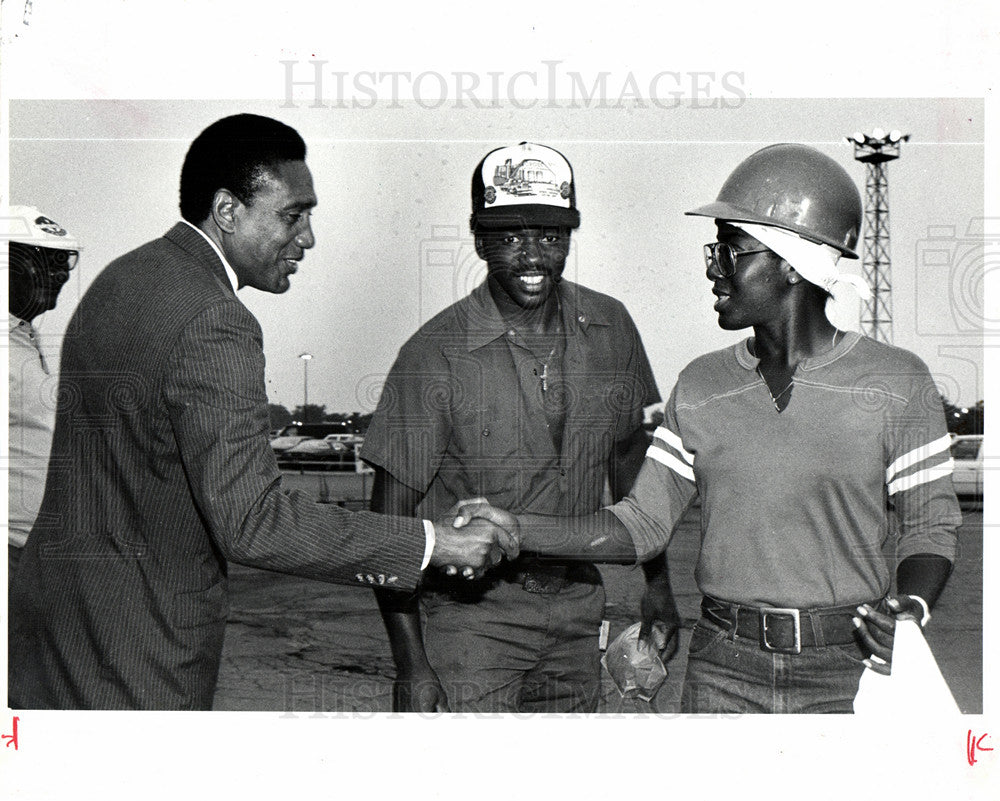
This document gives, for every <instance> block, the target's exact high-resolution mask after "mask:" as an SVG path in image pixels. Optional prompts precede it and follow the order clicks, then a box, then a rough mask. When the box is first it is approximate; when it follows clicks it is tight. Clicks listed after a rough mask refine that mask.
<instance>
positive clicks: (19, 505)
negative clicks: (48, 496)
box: [0, 206, 80, 588]
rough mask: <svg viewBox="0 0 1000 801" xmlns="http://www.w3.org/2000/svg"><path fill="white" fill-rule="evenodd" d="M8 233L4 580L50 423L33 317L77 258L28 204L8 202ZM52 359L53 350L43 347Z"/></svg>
mask: <svg viewBox="0 0 1000 801" xmlns="http://www.w3.org/2000/svg"><path fill="white" fill-rule="evenodd" d="M4 226H5V228H6V233H5V234H4V235H3V236H2V237H0V238H2V239H5V240H7V254H8V265H9V268H8V276H7V277H8V290H9V291H8V295H7V307H8V311H9V315H10V320H9V328H8V330H9V332H10V338H9V340H8V343H9V350H8V355H9V365H8V367H9V375H10V395H9V402H10V406H9V409H8V418H7V442H8V445H9V454H10V461H9V463H8V472H7V584H8V588H9V587H10V582H11V581H12V579H13V576H14V572H15V571H16V569H17V565H18V562H19V561H20V558H21V551H22V549H23V548H24V543H25V542H27V539H28V533H29V532H30V531H31V527H32V526H33V525H34V523H35V517H36V516H37V515H38V507H39V506H41V504H42V490H43V489H44V487H45V473H46V470H47V467H48V463H49V449H50V448H51V447H52V429H53V426H54V424H55V396H56V392H55V390H56V372H55V365H54V364H51V363H50V359H46V358H45V355H46V353H45V348H43V346H42V338H41V335H40V333H39V331H38V329H37V328H36V327H35V320H36V318H37V317H39V316H40V315H42V314H44V313H45V312H47V311H51V310H52V309H54V308H55V307H56V302H57V301H58V298H59V292H60V291H61V290H62V288H63V286H64V285H65V284H66V282H67V281H68V280H69V274H70V272H71V271H72V270H73V268H74V267H76V264H77V261H78V260H79V258H80V245H79V243H78V242H77V239H76V237H75V236H73V235H72V234H71V233H70V232H69V231H67V230H66V229H65V228H63V226H62V225H60V224H59V223H57V222H55V221H54V220H52V219H50V218H49V217H47V216H46V215H44V214H42V212H41V211H39V210H38V209H37V208H35V207H33V206H11V207H10V209H9V211H8V213H7V215H6V217H5V218H4ZM49 355H50V358H51V353H50V354H49Z"/></svg>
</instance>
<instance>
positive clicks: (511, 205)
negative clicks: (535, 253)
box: [471, 142, 580, 229]
mask: <svg viewBox="0 0 1000 801" xmlns="http://www.w3.org/2000/svg"><path fill="white" fill-rule="evenodd" d="M471 223H472V227H473V229H476V228H504V227H522V226H525V225H558V226H567V227H569V228H576V227H577V226H579V225H580V213H579V212H578V211H577V210H576V188H575V186H574V183H573V168H572V167H570V165H569V162H568V161H567V160H566V158H565V157H564V156H563V155H562V153H560V152H559V151H557V150H553V149H552V148H551V147H545V145H536V144H533V143H531V142H521V144H519V145H512V146H510V147H501V148H499V149H497V150H494V151H492V152H490V153H487V154H486V157H485V158H484V159H483V160H482V161H481V162H479V165H478V166H477V167H476V171H475V173H474V174H473V176H472V219H471Z"/></svg>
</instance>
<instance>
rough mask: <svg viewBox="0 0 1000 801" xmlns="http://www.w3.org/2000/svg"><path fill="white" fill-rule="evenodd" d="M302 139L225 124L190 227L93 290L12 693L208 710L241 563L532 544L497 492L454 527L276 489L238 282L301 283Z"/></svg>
mask: <svg viewBox="0 0 1000 801" xmlns="http://www.w3.org/2000/svg"><path fill="white" fill-rule="evenodd" d="M305 150H306V148H305V143H304V142H303V141H302V139H301V137H300V136H299V135H298V133H296V132H295V131H294V130H293V129H291V128H289V127H288V126H286V125H283V124H282V123H279V122H277V121H275V120H271V119H268V118H266V117H258V116H254V115H247V114H243V115H237V116H234V117H227V118H225V119H222V120H219V121H218V122H216V123H214V124H213V125H211V126H209V127H208V128H207V129H206V130H205V131H203V132H202V133H201V134H200V135H199V136H198V138H197V139H196V140H195V141H194V142H193V143H192V145H191V148H190V149H189V150H188V154H187V156H186V158H185V161H184V167H183V169H182V172H181V215H182V217H183V221H181V222H179V223H177V224H176V225H175V226H174V227H173V228H172V229H171V230H170V231H168V232H167V233H166V234H165V235H164V236H163V237H162V238H160V239H157V240H154V241H153V242H149V243H147V244H145V245H143V246H142V247H140V248H138V249H137V250H134V251H132V252H131V253H127V254H126V255H124V256H122V257H121V258H119V259H117V260H115V261H114V262H112V263H111V264H110V265H108V267H107V268H105V270H104V271H103V272H102V273H101V274H100V275H99V276H98V277H97V278H96V279H95V281H94V283H93V284H92V286H91V287H90V289H89V290H88V291H87V293H86V295H85V296H84V298H83V300H82V301H81V302H80V306H79V308H78V309H77V310H76V312H75V314H74V316H73V319H72V320H71V322H70V324H69V328H68V331H67V335H66V339H65V344H64V346H63V353H62V365H61V383H60V390H59V403H58V408H57V412H56V428H55V434H54V440H53V449H52V455H51V459H50V462H49V473H48V479H47V482H46V488H45V494H44V498H43V501H42V507H41V511H40V513H39V516H38V520H37V522H36V524H35V527H34V528H33V530H32V532H31V534H30V536H29V538H28V544H27V546H26V549H25V553H24V556H23V558H22V562H21V565H20V567H19V569H18V573H17V576H16V578H15V581H14V585H13V592H12V601H11V609H10V627H9V644H10V662H9V673H10V676H9V693H8V694H9V698H8V703H9V704H10V705H11V706H12V707H15V708H58V709H71V708H84V709H122V708H126V709H128V708H131V709H164V710H166V709H208V708H210V707H211V704H212V695H213V692H214V690H215V683H216V678H217V674H218V669H219V659H220V654H221V650H222V640H223V633H224V630H225V624H226V617H227V612H228V592H227V585H226V572H227V561H228V560H232V561H236V562H240V563H242V564H247V565H252V566H256V567H262V568H269V569H273V570H279V571H283V572H288V573H295V574H297V575H301V576H307V577H310V578H316V579H320V580H324V581H334V582H342V583H352V584H358V585H364V586H371V585H377V586H385V587H399V588H401V589H403V588H413V587H415V586H416V584H417V582H418V581H419V579H420V575H421V571H422V570H423V569H424V568H425V567H427V565H428V564H433V565H437V566H444V565H452V566H456V567H471V568H475V569H481V568H483V567H486V566H490V565H492V564H495V563H497V562H498V561H499V560H500V559H501V558H502V557H503V555H504V554H505V553H506V554H507V555H510V556H512V557H513V556H516V553H517V542H516V536H511V535H509V534H508V533H507V532H506V531H505V530H504V529H502V528H500V527H499V526H498V525H496V524H495V523H494V522H492V520H496V521H498V522H501V523H502V522H503V521H504V519H505V518H504V517H503V516H502V515H501V514H500V513H499V512H497V511H495V510H492V509H491V508H489V507H481V508H480V510H479V516H480V518H482V519H477V520H473V521H472V522H471V523H469V524H468V526H466V527H465V528H463V529H462V531H461V532H458V531H456V530H454V529H453V528H452V526H451V522H450V518H448V517H447V516H446V518H445V519H443V520H440V521H438V522H437V523H435V524H432V523H431V522H430V521H420V520H413V519H404V518H392V517H386V516H382V515H376V514H372V513H369V512H359V513H353V514H352V513H350V512H347V511H346V510H343V509H341V508H339V507H337V506H320V505H317V504H316V503H314V502H313V501H312V499H311V498H309V497H307V496H305V495H303V494H301V493H298V492H292V491H287V490H284V489H282V486H281V478H280V474H279V471H278V468H277V465H276V463H275V460H274V456H273V454H272V452H271V450H270V448H269V447H268V444H267V428H268V418H267V397H266V394H265V388H264V354H263V340H262V334H261V329H260V325H259V324H258V322H257V320H256V319H255V318H254V317H253V315H252V314H251V313H250V312H249V311H248V310H247V309H246V308H245V307H244V306H243V304H242V303H241V302H240V301H239V300H238V299H237V297H236V290H237V289H238V288H240V287H244V286H251V287H255V288H256V289H260V290H263V291H265V292H274V293H281V292H285V291H286V290H287V289H288V288H289V276H290V275H292V274H294V273H295V272H296V270H297V266H298V262H299V260H300V259H302V257H303V255H304V253H305V251H306V250H307V249H308V248H311V247H312V246H313V244H314V240H313V234H312V229H311V227H310V221H309V216H310V213H311V210H312V208H313V207H314V206H315V205H316V197H315V194H314V192H313V185H312V177H311V175H310V173H309V169H308V168H307V167H306V164H305ZM487 518H491V519H487Z"/></svg>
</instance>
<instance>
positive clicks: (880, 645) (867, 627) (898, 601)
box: [854, 595, 924, 676]
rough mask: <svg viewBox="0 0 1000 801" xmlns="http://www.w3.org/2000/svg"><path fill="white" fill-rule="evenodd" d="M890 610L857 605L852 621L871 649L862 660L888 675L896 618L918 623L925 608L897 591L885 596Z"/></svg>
mask: <svg viewBox="0 0 1000 801" xmlns="http://www.w3.org/2000/svg"><path fill="white" fill-rule="evenodd" d="M888 604H889V609H890V614H888V615H887V614H885V613H883V612H879V611H878V610H877V609H875V608H874V607H872V606H871V605H869V604H862V605H861V606H859V607H858V614H857V617H855V618H854V625H855V627H856V628H857V630H858V635H859V636H860V637H861V641H862V642H863V643H864V644H865V645H866V646H867V647H868V650H870V651H871V654H872V655H871V656H870V657H869V658H868V659H865V660H864V663H865V666H866V667H868V668H871V669H872V670H874V671H875V672H876V673H881V674H882V675H883V676H888V675H889V674H890V673H891V672H892V645H893V642H894V641H895V637H896V621H897V620H915V621H917V624H918V625H919V624H920V621H921V619H922V618H923V615H924V608H923V607H922V606H921V605H920V602H919V601H917V600H916V599H914V598H911V597H910V596H909V595H898V596H894V597H890V598H889V600H888Z"/></svg>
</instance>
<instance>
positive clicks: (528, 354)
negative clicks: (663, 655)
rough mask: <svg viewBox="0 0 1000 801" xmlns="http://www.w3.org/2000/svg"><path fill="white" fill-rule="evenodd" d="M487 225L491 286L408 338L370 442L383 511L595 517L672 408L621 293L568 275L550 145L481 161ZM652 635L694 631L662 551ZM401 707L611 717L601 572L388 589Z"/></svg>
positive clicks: (516, 565) (570, 210)
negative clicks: (472, 500)
mask: <svg viewBox="0 0 1000 801" xmlns="http://www.w3.org/2000/svg"><path fill="white" fill-rule="evenodd" d="M472 212H473V213H472V218H471V228H472V233H473V235H474V236H475V244H476V252H477V254H478V255H479V257H480V258H481V259H482V260H483V261H485V262H486V267H487V279H486V281H484V282H483V283H482V284H481V285H480V286H478V287H477V288H476V289H474V290H473V291H472V293H471V294H470V295H469V296H468V297H466V298H463V299H462V300H459V301H458V302H457V303H455V304H453V305H452V306H450V307H449V308H447V309H445V310H444V311H443V312H441V313H440V314H438V315H437V316H435V317H434V318H433V319H432V320H430V321H429V322H428V323H426V324H425V325H424V326H422V327H421V328H420V330H419V331H417V333H416V334H414V335H413V336H412V337H411V338H410V339H409V340H408V341H407V342H406V344H404V345H403V347H402V349H401V350H400V352H399V356H398V358H397V359H396V362H395V364H394V365H393V367H392V370H391V372H390V373H389V376H388V379H387V381H386V385H385V389H384V390H383V393H382V397H381V399H380V401H379V405H378V409H377V410H376V412H375V416H374V419H373V421H372V424H371V427H370V428H369V429H368V433H367V436H366V438H365V443H364V447H363V453H362V455H363V458H364V459H365V460H366V461H368V462H369V463H371V464H372V465H373V466H374V467H375V470H376V473H375V484H374V489H373V496H372V503H373V508H377V509H381V510H383V511H386V512H390V513H392V514H401V515H415V514H418V513H419V514H423V515H428V514H429V515H436V514H438V513H439V512H440V511H443V510H445V509H448V508H449V507H450V506H451V505H452V504H453V503H455V502H456V501H458V500H459V499H461V498H463V497H466V496H469V495H474V496H482V497H484V498H486V499H488V500H489V502H490V503H491V504H493V505H494V506H502V507H505V508H508V509H512V510H515V511H517V512H539V513H548V514H564V515H574V514H589V513H592V512H595V511H597V509H598V508H599V507H600V505H601V502H602V493H603V491H604V488H605V483H606V482H608V483H609V485H610V489H611V491H612V493H613V495H614V497H615V498H620V497H622V496H623V495H624V493H625V492H626V491H627V490H628V488H629V486H630V485H631V481H632V479H633V478H634V476H635V475H636V473H637V472H638V469H639V467H640V465H641V463H642V459H643V454H644V453H645V449H646V447H647V445H648V442H649V440H648V435H647V434H646V432H645V431H644V430H643V428H642V423H643V417H644V415H643V411H644V407H646V406H648V405H650V404H653V403H657V402H658V401H659V400H660V396H659V392H658V390H657V388H656V383H655V381H654V379H653V373H652V370H651V368H650V366H649V361H648V359H647V357H646V352H645V349H644V348H643V345H642V340H641V339H640V337H639V333H638V331H637V330H636V328H635V325H634V324H633V322H632V319H631V317H630V316H629V314H628V312H627V311H626V309H625V307H624V306H623V305H622V304H621V303H620V302H619V301H617V300H614V299H613V298H610V297H608V296H606V295H602V294H600V293H598V292H594V291H593V290H590V289H587V288H585V287H582V286H578V285H576V284H574V283H571V282H569V281H566V280H563V271H564V269H565V267H566V259H567V254H568V253H569V252H570V238H571V235H572V231H573V230H574V229H575V228H576V227H577V226H578V225H579V222H580V215H579V212H578V210H577V208H576V187H575V184H574V180H573V172H572V168H571V167H570V164H569V162H568V161H567V160H566V159H565V157H564V156H563V155H562V154H561V153H559V152H557V151H555V150H553V149H551V148H548V147H545V146H543V145H538V144H532V143H521V144H519V145H513V146H510V147H503V148H498V149H496V150H493V151H491V152H490V153H489V154H487V155H486V156H485V157H484V158H483V160H482V161H481V162H480V163H479V165H478V166H477V167H476V169H475V172H474V176H473V181H472ZM647 572H648V574H649V576H650V580H649V582H648V587H649V589H648V591H647V593H646V597H645V600H644V604H645V611H646V616H647V620H648V622H647V628H648V629H649V630H650V631H649V633H652V629H653V623H654V619H656V620H659V621H660V623H661V626H662V631H660V632H659V633H660V635H661V638H662V639H661V641H660V643H659V644H661V645H662V644H664V643H665V641H667V640H668V638H669V637H670V635H671V634H672V633H673V632H674V631H676V629H677V626H678V620H677V610H676V606H675V605H674V601H673V596H672V594H671V592H670V585H669V580H668V577H667V573H666V570H665V563H664V561H663V559H662V557H661V558H658V559H656V560H654V562H653V563H651V564H650V565H649V566H648V567H647ZM376 593H377V595H378V600H379V606H380V608H381V611H382V616H383V618H384V620H385V624H386V629H387V630H388V632H389V639H390V641H391V644H392V652H393V657H394V659H395V663H396V681H395V685H394V694H393V703H394V709H396V710H397V711H442V710H451V711H454V712H462V711H490V712H493V711H497V712H519V711H520V712H526V711H549V712H557V711H586V712H592V711H594V710H596V708H597V704H598V700H599V690H600V663H599V657H600V651H599V648H598V635H599V629H600V625H601V619H602V617H603V613H604V588H603V586H602V583H601V576H600V573H599V572H598V570H597V568H596V567H595V566H594V565H593V564H587V563H581V562H567V561H563V560H558V559H557V560H552V559H546V560H542V559H537V558H533V559H517V560H509V561H508V562H506V563H505V564H504V565H502V566H500V567H498V568H495V569H493V570H491V571H489V572H487V573H486V575H484V576H483V577H482V578H481V579H480V580H478V581H475V582H464V581H462V579H461V578H460V577H458V576H456V577H451V578H449V577H448V576H447V575H441V574H440V573H437V572H429V573H428V574H426V575H425V579H424V583H423V585H422V587H421V592H420V596H419V597H420V599H421V600H422V604H423V611H424V615H425V621H424V625H423V627H421V619H420V615H419V611H420V610H419V607H418V596H417V595H416V594H413V593H403V592H396V591H389V590H388V589H383V588H376Z"/></svg>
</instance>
